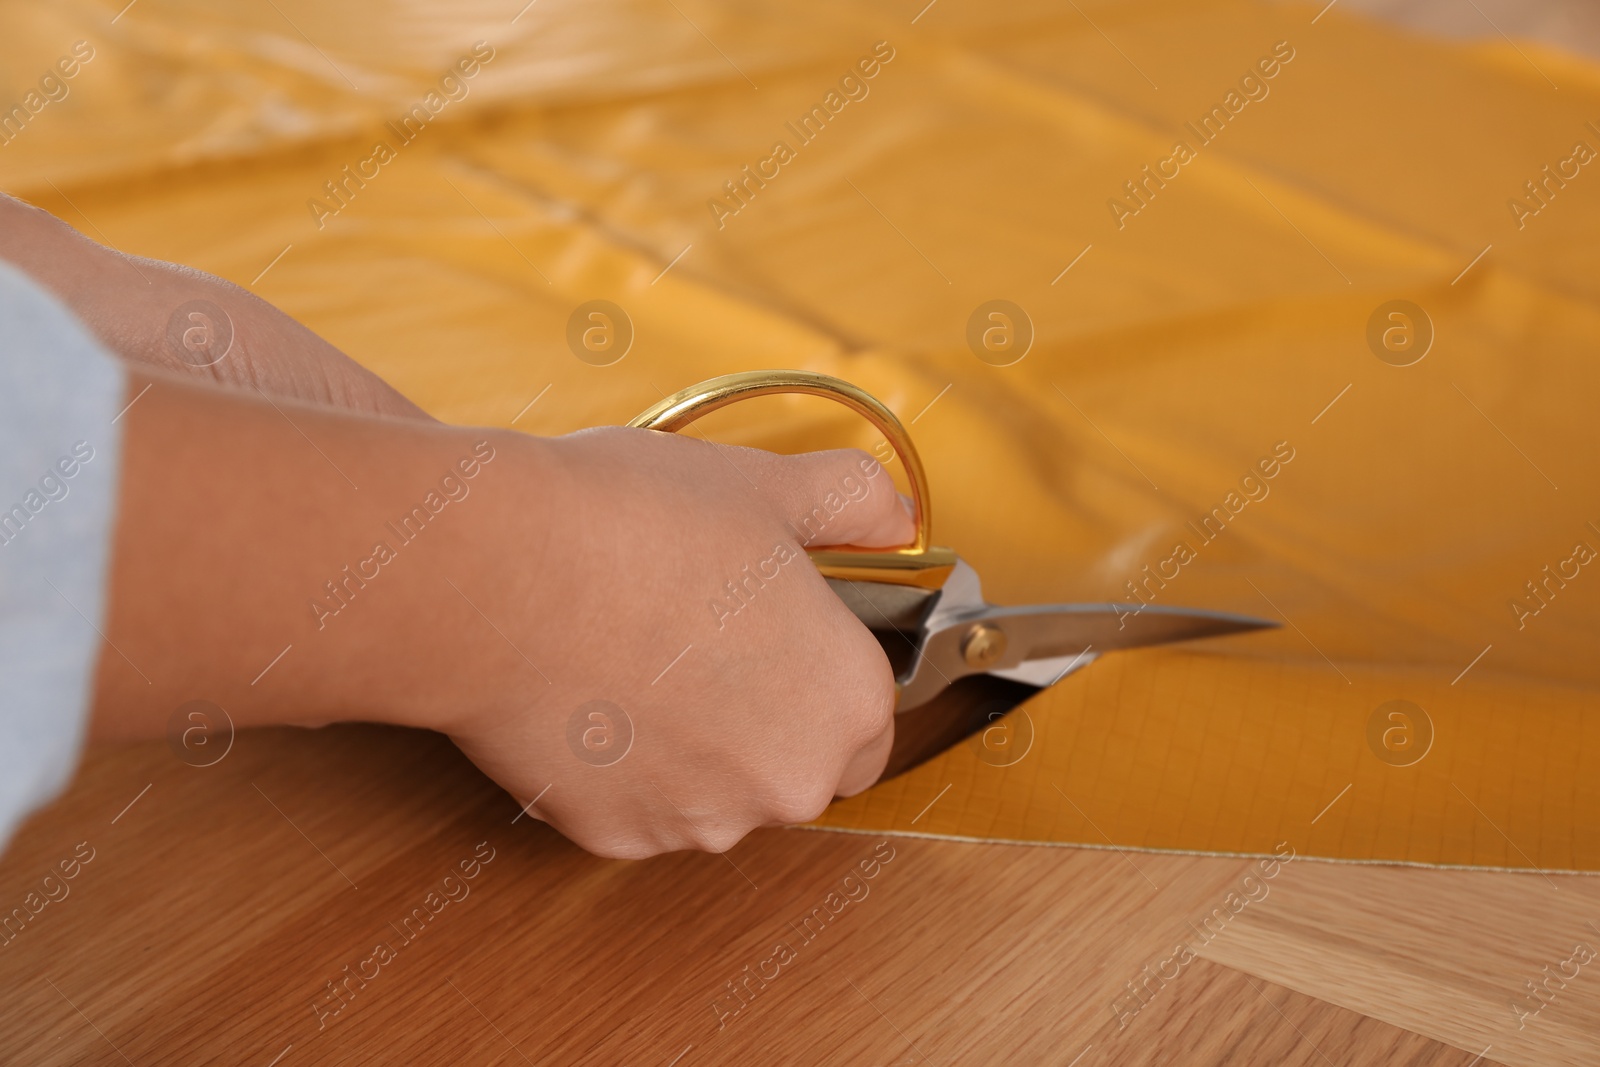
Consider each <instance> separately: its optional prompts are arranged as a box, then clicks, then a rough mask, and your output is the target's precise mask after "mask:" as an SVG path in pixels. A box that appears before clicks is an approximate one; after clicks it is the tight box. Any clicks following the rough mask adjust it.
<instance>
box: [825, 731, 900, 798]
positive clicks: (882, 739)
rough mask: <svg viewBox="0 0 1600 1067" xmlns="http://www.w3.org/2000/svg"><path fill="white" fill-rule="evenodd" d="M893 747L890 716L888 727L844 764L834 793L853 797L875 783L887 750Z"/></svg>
mask: <svg viewBox="0 0 1600 1067" xmlns="http://www.w3.org/2000/svg"><path fill="white" fill-rule="evenodd" d="M893 747H894V720H893V719H892V718H891V719H890V721H889V726H888V728H887V729H886V730H884V731H883V733H881V734H879V735H878V736H877V738H875V739H874V740H873V741H871V742H869V743H868V744H867V745H866V747H864V748H862V749H861V750H860V751H858V752H857V753H856V754H855V755H854V756H853V757H852V758H851V760H850V762H849V763H848V764H846V766H845V769H844V774H842V775H840V777H839V785H838V787H837V788H836V789H835V793H836V794H837V795H838V796H841V797H853V796H855V795H856V794H857V793H859V792H861V791H862V790H864V789H868V788H870V787H871V786H873V785H874V784H876V783H877V781H878V777H879V776H880V775H881V774H883V768H884V766H885V765H886V764H887V763H888V762H889V750H890V749H891V748H893Z"/></svg>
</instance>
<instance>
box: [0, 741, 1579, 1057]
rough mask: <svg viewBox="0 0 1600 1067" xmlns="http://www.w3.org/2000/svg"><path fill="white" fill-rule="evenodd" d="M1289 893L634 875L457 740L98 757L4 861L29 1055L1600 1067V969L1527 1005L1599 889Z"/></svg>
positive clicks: (850, 846) (1447, 876)
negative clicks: (480, 765) (495, 778)
mask: <svg viewBox="0 0 1600 1067" xmlns="http://www.w3.org/2000/svg"><path fill="white" fill-rule="evenodd" d="M885 842H887V843H885ZM84 857H91V858H88V859H87V860H85V859H84ZM62 865H64V869H66V870H70V871H71V872H72V873H73V874H74V877H72V878H71V879H70V880H69V879H66V878H63V877H62V874H61V872H62V869H63V867H62ZM52 870H54V871H56V872H57V873H56V876H55V877H54V878H53V879H52V880H51V881H49V882H46V881H45V880H44V879H45V876H46V874H47V873H49V872H50V871H52ZM1272 871H1273V874H1274V877H1272V878H1270V879H1268V878H1264V877H1263V872H1262V869H1261V867H1260V866H1259V861H1256V860H1248V859H1240V858H1227V857H1197V856H1184V855H1173V854H1152V853H1125V852H1119V851H1116V850H1109V849H1105V850H1102V849H1077V848H1045V847H1025V846H1013V845H988V844H972V843H964V842H957V841H936V840H927V839H914V838H892V839H886V838H883V837H873V836H861V835H853V834H838V833H825V832H811V831H800V830H789V831H777V830H774V831H765V832H761V833H757V834H755V835H753V836H752V837H751V838H749V839H748V840H746V841H745V842H743V843H742V844H740V845H739V846H738V847H737V848H735V849H734V850H733V851H732V852H730V853H729V854H728V855H726V856H714V855H700V854H694V855H674V856H667V857H663V858H660V859H656V860H652V861H649V862H644V863H627V862H615V861H607V860H601V859H596V858H594V857H591V856H589V855H587V854H585V853H583V852H581V851H579V850H578V849H576V848H575V847H573V846H572V845H570V844H568V843H567V842H566V841H565V840H563V839H562V838H561V837H559V836H558V835H557V834H555V833H554V832H553V831H551V830H550V829H549V828H547V827H545V826H543V825H542V824H539V823H536V822H533V821H531V820H530V819H527V818H523V817H520V813H519V812H518V810H517V807H516V805H515V803H514V802H512V801H511V800H510V799H509V798H508V797H506V796H505V794H503V793H501V792H500V791H499V790H498V789H497V788H496V787H494V786H493V785H492V784H491V783H490V782H488V781H487V780H486V779H484V778H483V777H482V776H481V775H479V774H478V773H477V771H476V770H475V769H473V768H472V767H471V765H470V764H468V763H467V762H466V761H465V760H464V759H462V758H461V757H460V756H459V754H457V753H456V752H455V750H454V749H453V748H452V747H451V746H450V744H449V743H448V742H446V741H444V740H443V739H441V738H439V737H435V736H432V735H428V734H423V733H415V732H409V731H401V730H390V729H379V728H368V727H334V728H330V729H326V730H322V731H299V730H270V731H261V732H253V733H241V734H240V735H239V736H238V737H237V738H236V739H235V740H234V742H233V745H232V748H231V750H229V751H228V752H227V755H226V756H225V757H224V758H222V759H221V760H220V761H219V762H217V763H216V764H214V765H212V766H209V767H194V766H189V765H186V764H185V763H183V762H181V761H180V760H179V759H178V758H177V757H176V756H175V755H174V754H173V752H171V751H169V749H168V748H167V746H166V745H164V744H150V745H141V746H134V747H128V748H120V749H108V750H100V751H96V752H93V753H91V754H90V755H89V756H88V758H87V760H86V762H85V765H84V767H83V768H82V770H81V771H80V773H79V775H78V778H77V781H76V783H75V784H74V786H73V787H72V788H71V790H70V791H69V792H68V793H67V794H66V795H65V796H64V797H63V798H62V799H61V800H60V801H59V802H58V803H56V804H55V805H54V806H53V807H51V808H50V809H49V810H48V811H46V812H44V813H42V814H41V815H40V816H39V817H37V818H35V819H34V820H33V821H32V822H31V823H29V824H28V826H27V827H26V828H25V829H24V830H23V832H22V833H21V834H20V835H19V836H18V838H17V840H16V841H15V842H13V844H12V846H11V848H10V849H9V851H8V852H7V854H6V855H5V857H4V861H3V863H0V907H4V908H6V909H11V908H14V907H20V908H22V909H23V914H24V916H25V918H24V919H22V920H19V919H17V918H16V917H15V915H13V918H12V920H11V925H10V927H9V928H7V929H6V931H5V935H4V937H3V938H0V940H3V941H4V946H3V947H0V992H3V996H4V1005H5V1007H4V1010H3V1012H0V1062H4V1063H7V1064H10V1063H28V1064H111V1065H115V1064H123V1063H132V1064H139V1065H141V1067H142V1065H144V1064H156V1063H229V1064H255V1065H261V1067H267V1065H281V1067H299V1065H301V1064H311V1063H330V1064H332V1063H406V1064H417V1065H425V1064H507V1065H514V1064H541V1065H542V1064H608V1065H610V1064H636V1065H655V1067H667V1065H672V1064H676V1065H679V1067H700V1065H703V1064H756V1063H798V1064H864V1065H881V1067H890V1065H910V1064H921V1063H924V1062H926V1063H930V1064H940V1065H943V1064H953V1063H984V1064H988V1063H1021V1064H1032V1063H1046V1064H1059V1065H1068V1064H1076V1065H1078V1067H1096V1065H1102V1064H1158V1063H1181V1064H1190V1065H1206V1064H1258V1063H1259V1064H1307V1065H1328V1064H1337V1065H1340V1067H1344V1065H1353V1064H1386V1065H1387V1064H1450V1065H1459V1067H1469V1065H1472V1064H1489V1063H1503V1064H1592V1063H1597V1062H1600V959H1597V960H1595V961H1594V962H1592V963H1590V964H1588V965H1586V966H1584V965H1578V964H1574V963H1570V962H1569V963H1566V965H1565V969H1566V972H1567V973H1568V974H1570V973H1571V971H1572V969H1573V968H1574V966H1577V967H1578V974H1577V976H1576V977H1572V978H1570V980H1568V981H1566V983H1565V987H1564V988H1558V986H1559V983H1558V982H1552V983H1551V985H1550V988H1552V989H1555V990H1556V992H1554V993H1550V994H1547V995H1548V996H1549V997H1550V998H1551V999H1550V1000H1549V1003H1547V1004H1546V1005H1545V1006H1544V1007H1543V1009H1542V1010H1541V1011H1539V1013H1538V1014H1537V1015H1533V1016H1530V1017H1527V1018H1525V1019H1523V1020H1522V1024H1523V1025H1522V1027H1521V1028H1520V1029H1519V1028H1518V1021H1519V1020H1518V1016H1517V1014H1516V1012H1515V1011H1513V1008H1512V1004H1513V1002H1519V1003H1522V1004H1523V1006H1524V1010H1528V1011H1531V1010H1532V1008H1533V1007H1534V1006H1535V1005H1536V1004H1537V1002H1536V1001H1533V1000H1532V999H1529V996H1528V995H1527V994H1526V990H1524V988H1523V983H1524V981H1525V980H1542V979H1544V977H1545V975H1546V974H1547V973H1557V971H1558V968H1560V967H1561V966H1562V965H1563V963H1564V961H1568V960H1569V957H1571V956H1572V950H1573V947H1574V944H1575V943H1577V942H1586V943H1587V944H1588V945H1589V946H1591V947H1600V928H1597V926H1596V924H1600V880H1595V879H1591V878H1583V877H1573V876H1566V877H1562V876H1550V877H1548V878H1546V877H1543V876H1540V875H1538V874H1532V875H1529V874H1506V873H1495V872H1482V871H1446V870H1425V869H1416V868H1395V867H1376V866H1355V865H1341V864H1331V863H1321V862H1314V861H1309V860H1305V859H1297V860H1295V861H1293V862H1289V863H1286V864H1282V865H1280V866H1278V867H1275V868H1272ZM852 872H853V873H852ZM468 874H470V875H471V877H467V875H468ZM869 874H870V877H868V875H869ZM847 876H850V877H848V878H847ZM1247 876H1249V880H1248V881H1247V880H1246V877H1247ZM30 893H34V894H37V895H35V896H33V897H30V896H29V894H30ZM47 893H48V894H50V895H53V896H55V897H57V898H58V899H55V900H50V899H49V898H48V897H47V896H46V894H47ZM430 894H431V895H430ZM830 894H832V895H830ZM1230 894H1233V896H1232V897H1230ZM1230 901H1231V902H1232V906H1231V907H1230ZM1240 901H1243V902H1244V903H1242V904H1241V903H1239V902H1240ZM30 907H37V909H38V910H37V913H36V914H35V913H33V912H32V911H30V910H29V909H30ZM780 942H781V943H782V944H783V945H784V948H783V949H777V947H776V946H778V944H779V943H780ZM1180 943H1181V944H1183V945H1187V946H1189V947H1190V948H1191V949H1193V950H1195V951H1194V954H1193V957H1192V958H1191V957H1190V955H1189V953H1188V952H1177V953H1175V952H1174V949H1175V947H1177V946H1179V945H1180ZM380 946H382V947H381V948H380ZM1546 966H1548V967H1549V968H1550V971H1549V972H1546V971H1544V970H1542V968H1544V967H1546ZM736 987H737V988H736ZM1135 988H1137V989H1138V990H1139V992H1138V993H1137V994H1135V993H1134V992H1131V990H1134V989H1135Z"/></svg>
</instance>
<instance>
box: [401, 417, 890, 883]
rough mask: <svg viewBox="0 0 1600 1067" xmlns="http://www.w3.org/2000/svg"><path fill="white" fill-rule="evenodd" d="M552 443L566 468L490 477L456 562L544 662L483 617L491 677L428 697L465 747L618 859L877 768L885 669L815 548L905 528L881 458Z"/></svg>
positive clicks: (715, 830) (734, 828) (882, 743)
mask: <svg viewBox="0 0 1600 1067" xmlns="http://www.w3.org/2000/svg"><path fill="white" fill-rule="evenodd" d="M531 440H532V439H527V438H524V439H521V440H520V441H518V440H515V439H513V440H511V441H509V442H508V444H507V446H506V448H505V451H506V452H507V453H508V458H510V459H511V464H508V466H511V465H513V464H515V463H516V462H517V460H516V458H515V454H516V451H517V448H518V447H519V446H521V445H524V444H525V443H527V442H529V441H531ZM539 447H540V448H541V449H542V450H543V451H544V452H546V454H547V457H546V462H548V463H549V464H550V469H551V470H552V472H553V475H552V476H551V477H546V478H543V479H540V480H539V482H538V484H537V488H535V486H534V484H532V483H530V484H528V485H526V486H516V485H510V486H508V485H507V484H506V483H507V482H508V481H510V480H511V471H509V470H503V471H501V472H498V473H499V474H500V476H501V481H500V482H499V483H498V485H499V488H496V489H493V490H490V488H489V487H488V486H485V487H484V492H485V494H486V500H485V508H486V510H490V511H491V515H490V517H489V518H488V520H487V521H486V522H485V524H484V525H482V526H477V527H475V537H476V538H477V540H476V541H475V542H474V544H473V545H472V546H471V547H469V548H468V549H466V551H465V553H464V555H463V560H462V561H463V563H465V561H466V560H467V559H472V560H476V561H477V563H476V565H475V566H474V568H473V569H472V571H470V572H466V573H468V574H470V579H458V580H461V581H469V580H470V582H471V583H472V586H473V589H474V590H475V591H474V593H473V594H472V595H473V598H474V600H475V601H478V602H479V604H480V606H481V607H482V609H483V611H484V613H485V614H486V615H488V616H490V617H493V618H497V619H500V620H506V621H505V622H504V623H503V625H505V626H512V627H517V628H518V630H517V636H518V637H520V636H521V635H524V634H525V635H526V638H525V639H524V640H525V641H526V643H523V640H517V643H518V645H519V646H520V648H521V651H522V652H525V653H526V655H527V657H528V659H529V660H531V661H532V663H533V664H537V673H535V671H534V670H532V669H530V666H531V665H530V664H529V663H527V662H524V661H523V660H522V659H521V658H520V655H519V654H518V653H517V652H516V650H513V649H510V648H508V647H506V644H505V642H500V641H498V640H497V639H496V637H495V635H494V634H493V633H492V632H489V631H488V628H487V627H483V626H481V624H480V626H479V627H478V630H479V631H480V632H481V635H482V637H483V638H484V640H485V641H486V642H487V645H488V647H487V649H486V651H489V652H493V653H496V655H495V656H494V657H493V658H494V659H495V661H496V662H497V663H499V664H500V667H501V670H500V671H499V673H497V674H495V675H494V677H496V678H497V679H499V682H498V685H496V686H491V687H489V688H487V689H485V690H483V691H482V692H481V697H480V699H478V700H476V701H474V703H473V706H471V707H470V708H467V707H462V708H451V709H447V708H440V709H438V710H437V712H435V713H434V715H433V717H434V718H435V719H436V721H437V722H438V723H439V725H440V727H441V728H444V729H447V730H448V732H449V733H450V734H451V736H452V737H453V738H454V739H455V740H456V743H457V744H459V745H460V746H461V748H462V749H463V750H464V751H465V752H466V753H467V755H468V756H470V757H471V758H472V759H473V760H474V761H475V762H476V763H477V764H478V765H479V766H480V767H482V768H483V769H484V770H485V771H486V772H487V773H488V774H489V775H490V776H492V777H493V778H494V779H495V780H496V781H498V782H500V783H501V784H502V785H504V786H505V787H506V789H507V790H508V791H510V792H511V794H512V795H513V796H515V797H517V798H518V800H519V801H520V802H521V803H523V804H524V805H526V804H528V803H529V802H531V801H533V800H534V799H535V798H538V802H537V805H536V806H534V807H533V808H532V809H530V813H531V814H537V815H539V816H540V817H542V818H544V819H546V820H547V821H549V822H551V823H553V824H554V825H555V826H556V827H557V828H559V829H560V830H561V831H562V832H563V833H565V834H566V835H567V836H568V837H571V838H572V839H573V840H575V841H577V842H578V843H579V844H581V845H583V846H584V847H585V848H587V849H589V850H590V851H593V852H598V853H600V854H602V855H610V856H630V857H637V856H647V855H651V854H653V853H656V852H662V851H667V850H671V849H680V848H702V849H713V850H718V851H720V850H724V849H727V848H729V847H730V846H732V845H733V844H734V843H735V842H737V841H738V840H739V839H740V838H742V837H743V836H744V835H745V834H746V833H747V832H748V831H749V830H751V829H752V828H754V827H757V826H761V825H766V824H771V823H796V822H805V821H809V820H811V819H813V818H815V817H816V816H817V815H819V814H820V813H821V812H822V809H823V808H824V807H825V806H826V805H827V804H828V802H829V800H831V799H832V798H833V797H834V796H835V795H836V794H843V795H848V794H851V793H855V792H859V791H860V790H862V789H864V788H866V787H867V786H869V785H871V784H872V783H873V782H874V781H876V779H877V777H878V775H879V774H880V773H881V772H882V770H883V766H884V762H885V760H886V759H887V758H888V754H889V747H890V744H891V743H892V741H893V725H892V724H893V716H894V679H893V677H892V675H891V672H890V669H889V665H888V662H887V661H886V659H885V658H884V655H883V652H882V650H881V649H880V648H879V646H878V644H877V642H876V641H875V640H874V639H873V637H872V636H871V635H870V634H869V633H868V632H867V630H866V629H865V628H864V627H863V626H862V625H861V623H860V622H859V621H857V619H856V618H855V617H854V616H853V615H852V614H851V613H850V612H849V610H848V609H846V608H845V606H844V604H843V603H842V602H841V601H840V600H839V598H838V597H837V596H835V595H834V593H833V592H832V591H831V590H830V589H828V587H827V585H826V583H825V582H824V581H823V580H822V578H821V577H820V576H819V575H818V574H817V572H816V569H815V568H814V567H813V566H812V565H811V563H810V561H809V560H808V559H807V558H806V555H805V551H804V547H803V544H802V541H803V540H804V541H810V542H812V543H816V544H858V545H869V546H887V545H894V544H902V543H904V542H906V541H908V540H910V538H911V534H912V529H911V523H910V519H909V517H908V514H907V512H906V510H905V508H904V507H903V506H902V503H901V500H900V498H899V496H898V495H897V494H896V493H895V489H894V485H893V483H892V482H891V481H890V479H889V476H888V474H887V473H885V472H884V471H883V470H882V468H881V467H880V466H879V465H878V464H877V463H876V462H875V461H874V460H872V459H870V458H869V457H868V456H867V455H866V454H865V453H861V452H855V451H838V452H821V453H814V454H810V455H804V456H794V457H785V456H776V455H772V454H771V453H766V452H759V451H756V450H753V449H745V448H728V447H720V446H716V445H712V444H708V443H706V442H704V441H700V440H695V439H693V438H688V437H676V436H672V435H668V434H660V433H656V432H653V431H649V430H623V429H614V428H613V429H601V430H592V431H586V432H582V433H577V434H572V435H570V436H568V437H563V438H557V439H554V440H550V441H544V442H539ZM490 492H493V493H494V494H495V495H494V498H493V501H492V502H491V501H490V500H489V499H488V498H487V494H489V493H490ZM530 496H533V497H537V498H538V499H539V500H540V501H542V506H541V505H540V504H539V503H536V502H535V501H534V500H531V499H529V497H530ZM508 535H509V536H510V538H511V541H512V543H513V545H514V546H515V545H522V546H524V547H522V548H521V549H520V550H519V549H517V548H516V547H512V548H510V549H509V551H510V553H511V555H510V556H507V555H506V553H507V551H508V549H507V546H506V545H505V544H504V538H505V537H506V536H508ZM463 588H465V586H463ZM511 633H512V631H511V630H508V631H507V634H508V636H509V635H511ZM513 639H514V640H516V638H513Z"/></svg>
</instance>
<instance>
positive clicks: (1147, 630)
mask: <svg viewBox="0 0 1600 1067" xmlns="http://www.w3.org/2000/svg"><path fill="white" fill-rule="evenodd" d="M930 622H931V623H932V624H933V628H930V629H929V631H928V633H927V634H926V636H925V637H924V639H923V642H922V647H921V655H920V656H919V657H918V658H917V661H916V663H915V665H914V667H913V669H912V671H911V673H910V676H909V677H906V678H903V679H902V682H901V691H900V701H899V705H898V707H899V710H901V711H907V710H909V709H911V708H915V707H919V706H921V705H923V704H925V703H927V702H928V701H930V700H932V699H933V698H934V697H935V696H936V695H937V694H938V693H939V691H940V690H942V689H944V688H947V687H948V686H950V685H952V684H953V683H954V682H955V681H956V680H958V679H960V678H963V677H966V676H969V675H972V674H977V673H988V674H993V675H995V676H997V677H1000V678H1004V679H1008V680H1012V681H1019V682H1027V683H1029V684H1032V685H1036V686H1045V685H1049V684H1052V683H1053V682H1054V681H1055V680H1056V679H1057V678H1059V677H1061V676H1062V675H1064V674H1065V673H1067V672H1068V671H1069V670H1070V669H1072V668H1074V667H1075V666H1079V665H1081V663H1080V662H1078V661H1079V658H1080V657H1082V661H1083V662H1087V660H1088V659H1089V658H1092V657H1093V656H1098V655H1099V654H1100V653H1103V652H1112V651H1116V650H1117V649H1124V648H1141V647H1145V646H1148V645H1163V644H1168V643H1170V642H1173V641H1188V640H1193V639H1194V638H1199V637H1218V636H1222V635H1225V634H1234V633H1243V632H1246V631H1249V630H1260V629H1265V628H1268V627H1273V626H1276V625H1277V623H1274V622H1269V621H1267V620H1265V619H1256V618H1251V617H1250V616H1247V615H1234V614H1230V613H1228V612H1221V611H1205V610H1202V609H1199V608H1178V607H1165V606H1160V605H1152V604H1144V605H1140V604H1117V603H1100V604H1043V605H1029V606H1026V607H1009V608H1008V607H993V606H989V605H985V606H983V607H981V608H977V609H974V610H970V611H963V612H960V613H959V614H954V615H944V616H940V615H938V613H936V616H935V617H934V618H933V619H931V620H930ZM980 631H988V632H989V641H990V643H991V645H992V644H994V643H995V639H994V637H993V632H996V631H997V632H998V633H999V635H1000V636H1001V640H1000V642H999V643H1000V645H1001V647H1002V648H1003V651H1001V652H999V653H998V654H996V655H995V656H994V657H993V658H992V659H989V660H987V661H982V660H980V661H979V662H976V663H974V662H973V661H972V660H971V659H970V658H969V657H968V656H967V655H966V650H967V645H968V642H969V641H970V640H971V639H972V637H973V635H974V634H977V633H979V632H980ZM1046 675H1048V677H1047V676H1046Z"/></svg>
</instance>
